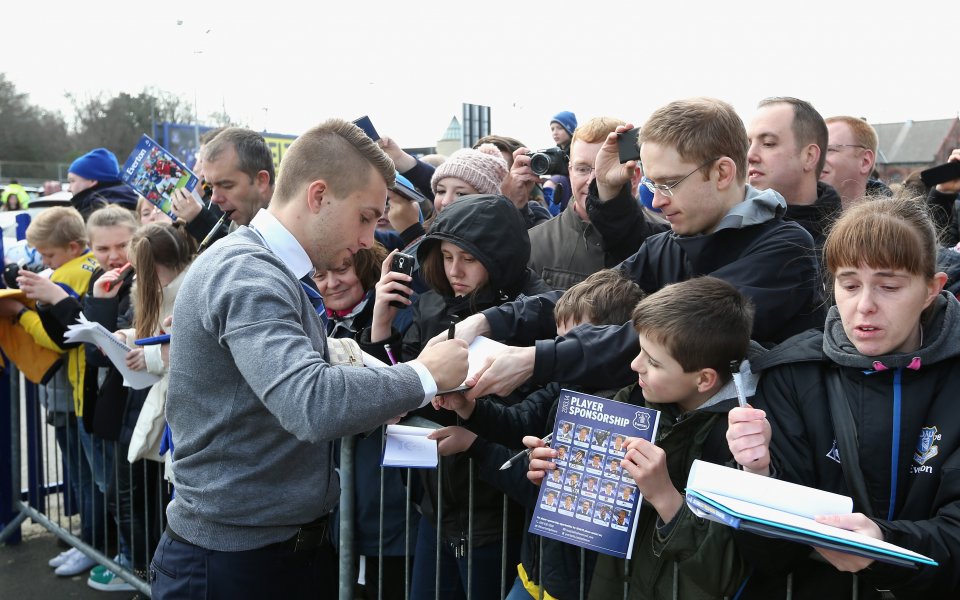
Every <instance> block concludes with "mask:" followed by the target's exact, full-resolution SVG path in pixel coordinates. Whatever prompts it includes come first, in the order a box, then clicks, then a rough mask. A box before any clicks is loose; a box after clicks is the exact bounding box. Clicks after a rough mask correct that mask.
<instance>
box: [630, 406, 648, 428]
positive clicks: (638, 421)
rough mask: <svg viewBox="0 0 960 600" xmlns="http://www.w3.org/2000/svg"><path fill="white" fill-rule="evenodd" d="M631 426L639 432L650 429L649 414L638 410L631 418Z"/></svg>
mask: <svg viewBox="0 0 960 600" xmlns="http://www.w3.org/2000/svg"><path fill="white" fill-rule="evenodd" d="M633 426H634V427H636V428H637V429H639V430H640V431H646V430H648V429H650V413H648V412H642V411H639V410H638V411H637V412H636V414H635V415H634V417H633Z"/></svg>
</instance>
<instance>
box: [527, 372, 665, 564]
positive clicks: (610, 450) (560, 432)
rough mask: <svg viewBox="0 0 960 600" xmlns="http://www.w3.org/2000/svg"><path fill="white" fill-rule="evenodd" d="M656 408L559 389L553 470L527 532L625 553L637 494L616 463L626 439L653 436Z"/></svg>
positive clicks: (629, 550)
mask: <svg viewBox="0 0 960 600" xmlns="http://www.w3.org/2000/svg"><path fill="white" fill-rule="evenodd" d="M659 422H660V412H659V411H656V410H652V409H649V408H644V407H642V406H634V405H633V404H626V403H623V402H617V401H615V400H609V399H607V398H602V397H599V396H591V395H590V394H583V393H580V392H572V391H570V390H563V391H562V392H561V394H560V403H559V405H558V408H557V422H556V423H555V424H554V430H553V442H552V443H551V447H553V448H554V449H555V450H556V451H557V457H556V458H555V459H554V462H555V463H556V464H557V468H556V470H554V471H551V472H549V473H547V476H546V478H544V480H543V484H542V485H541V486H540V495H539V497H538V498H537V508H536V510H535V511H534V513H533V519H532V520H531V522H530V532H531V533H534V534H537V535H542V536H544V537H548V538H552V539H555V540H560V541H561V542H567V543H569V544H574V545H576V546H582V547H584V548H587V549H589V550H595V551H597V552H602V553H604V554H609V555H611V556H618V557H621V558H630V555H631V554H632V551H633V536H634V535H635V534H636V530H637V523H636V516H637V512H638V510H639V507H640V500H641V497H640V493H639V491H638V490H637V486H636V483H635V482H634V481H633V478H632V477H630V474H629V473H627V471H626V470H624V469H622V468H621V467H620V461H621V460H623V457H624V455H625V454H626V447H625V441H626V439H627V438H631V437H632V438H638V437H639V438H644V439H645V440H648V441H650V442H653V440H654V439H655V437H656V434H657V426H658V425H659Z"/></svg>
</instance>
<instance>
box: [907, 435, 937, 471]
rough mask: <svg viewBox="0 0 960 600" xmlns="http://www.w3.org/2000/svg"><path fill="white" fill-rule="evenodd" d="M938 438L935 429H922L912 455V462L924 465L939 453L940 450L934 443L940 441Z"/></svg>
mask: <svg viewBox="0 0 960 600" xmlns="http://www.w3.org/2000/svg"><path fill="white" fill-rule="evenodd" d="M940 437H941V435H940V434H939V433H937V428H936V427H924V428H923V429H921V430H920V439H919V440H918V441H917V451H916V452H914V453H913V460H914V461H916V463H917V464H918V465H924V464H926V462H927V461H928V460H930V459H931V458H933V457H934V456H936V455H937V454H939V453H940V449H939V448H937V445H936V444H935V443H934V442H938V441H940Z"/></svg>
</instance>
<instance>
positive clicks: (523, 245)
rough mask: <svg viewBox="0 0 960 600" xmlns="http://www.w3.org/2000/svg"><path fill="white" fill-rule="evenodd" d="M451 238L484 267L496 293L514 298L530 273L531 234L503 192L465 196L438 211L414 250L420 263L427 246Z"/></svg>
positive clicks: (432, 245) (424, 256) (425, 254)
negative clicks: (499, 193) (528, 264)
mask: <svg viewBox="0 0 960 600" xmlns="http://www.w3.org/2000/svg"><path fill="white" fill-rule="evenodd" d="M440 242H451V243H453V244H456V245H457V246H458V247H460V248H461V249H462V250H464V251H466V252H469V253H470V254H472V255H473V257H474V258H476V259H477V260H479V261H480V263H481V264H483V266H484V267H485V268H486V269H487V274H488V275H489V286H490V288H491V289H492V290H494V291H495V292H496V294H497V295H498V296H507V297H510V298H514V297H516V296H517V294H519V293H520V292H521V290H522V289H523V287H524V286H525V285H526V283H527V281H528V279H529V277H528V274H527V263H528V262H529V261H530V238H529V236H527V227H526V224H525V223H524V222H523V218H522V217H521V216H520V213H519V211H517V208H516V207H515V206H514V205H513V203H512V202H510V201H509V200H508V199H507V198H506V197H504V196H494V195H487V194H475V195H470V196H464V197H462V198H460V199H459V200H457V201H456V202H454V203H453V204H451V205H449V206H447V207H446V208H444V210H443V212H441V213H439V214H438V215H437V217H436V219H435V220H434V222H433V225H432V226H431V227H430V231H428V232H427V235H426V236H425V237H424V238H423V241H422V242H421V243H420V247H419V248H418V250H417V257H418V258H419V260H420V262H421V263H423V262H424V259H425V258H426V256H427V253H428V252H430V249H431V248H433V247H434V246H436V245H439V244H440Z"/></svg>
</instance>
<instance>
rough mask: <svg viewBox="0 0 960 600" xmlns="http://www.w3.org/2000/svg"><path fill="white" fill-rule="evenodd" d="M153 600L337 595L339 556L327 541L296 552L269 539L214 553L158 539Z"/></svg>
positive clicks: (152, 577) (258, 599) (152, 573)
mask: <svg viewBox="0 0 960 600" xmlns="http://www.w3.org/2000/svg"><path fill="white" fill-rule="evenodd" d="M150 591H151V594H152V596H153V600H180V599H187V598H189V599H196V600H221V599H222V600H227V599H229V600H248V599H249V600H261V599H263V598H283V599H284V600H287V599H296V600H299V599H306V598H310V599H313V598H318V599H320V598H322V599H327V598H336V597H337V557H336V555H335V554H334V552H333V546H331V545H330V543H329V542H328V541H327V542H325V543H324V544H323V545H321V546H320V547H319V548H316V549H313V550H309V551H302V550H301V551H300V552H294V551H293V549H292V547H290V546H289V545H285V544H273V545H271V546H266V547H264V548H257V549H256V550H246V551H243V552H218V551H216V550H207V549H205V548H201V547H199V546H194V545H192V544H186V543H183V542H178V541H176V540H173V539H171V538H170V537H169V536H168V535H167V534H166V533H164V534H163V536H161V538H160V543H159V545H157V551H156V553H154V555H153V562H151V563H150Z"/></svg>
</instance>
